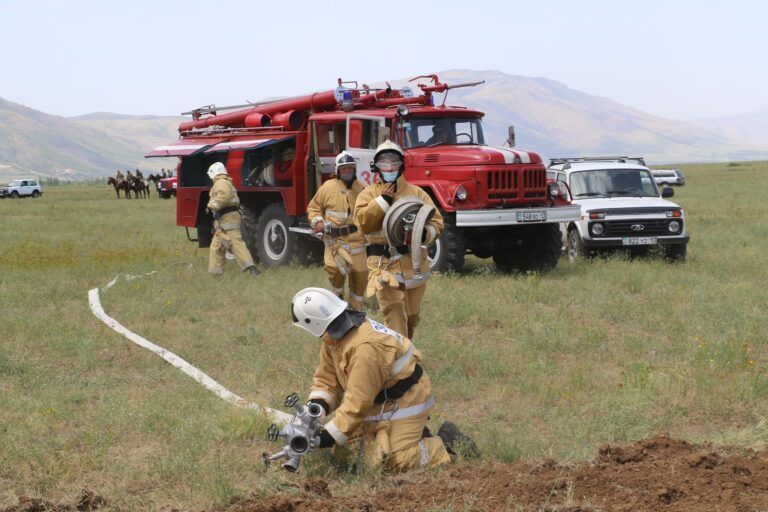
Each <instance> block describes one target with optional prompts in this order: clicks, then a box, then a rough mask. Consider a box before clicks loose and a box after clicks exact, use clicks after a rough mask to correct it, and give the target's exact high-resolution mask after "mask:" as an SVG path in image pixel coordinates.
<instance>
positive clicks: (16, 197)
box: [11, 190, 19, 199]
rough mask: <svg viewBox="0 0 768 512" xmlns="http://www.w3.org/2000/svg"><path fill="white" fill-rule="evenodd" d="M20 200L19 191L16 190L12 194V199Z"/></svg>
mask: <svg viewBox="0 0 768 512" xmlns="http://www.w3.org/2000/svg"><path fill="white" fill-rule="evenodd" d="M18 198H19V192H18V191H17V190H14V191H13V192H11V199H18Z"/></svg>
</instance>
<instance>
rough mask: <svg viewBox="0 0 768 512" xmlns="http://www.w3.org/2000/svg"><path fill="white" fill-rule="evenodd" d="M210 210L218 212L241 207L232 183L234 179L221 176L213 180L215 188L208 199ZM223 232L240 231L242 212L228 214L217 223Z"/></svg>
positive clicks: (224, 175) (212, 188) (213, 187)
mask: <svg viewBox="0 0 768 512" xmlns="http://www.w3.org/2000/svg"><path fill="white" fill-rule="evenodd" d="M207 206H208V209H209V210H211V211H213V212H217V211H219V210H221V209H222V208H226V207H227V206H240V198H239V197H238V196H237V190H235V185H234V184H233V183H232V178H230V177H229V176H228V175H226V174H219V175H217V176H214V178H213V186H212V187H211V191H210V194H209V199H208V205H207ZM216 222H217V223H218V227H219V228H220V229H223V230H225V231H226V230H229V229H240V212H228V213H225V214H224V215H222V216H221V217H219V219H218V220H217V221H216Z"/></svg>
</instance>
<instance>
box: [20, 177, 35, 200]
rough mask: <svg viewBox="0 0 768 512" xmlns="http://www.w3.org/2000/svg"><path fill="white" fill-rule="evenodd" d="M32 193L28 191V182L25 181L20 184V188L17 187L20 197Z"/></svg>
mask: <svg viewBox="0 0 768 512" xmlns="http://www.w3.org/2000/svg"><path fill="white" fill-rule="evenodd" d="M31 193H32V192H31V191H30V187H29V182H28V181H27V180H24V181H22V182H21V186H20V187H19V195H20V196H28V195H29V194H31Z"/></svg>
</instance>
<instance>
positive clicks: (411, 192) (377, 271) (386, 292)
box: [355, 141, 443, 338]
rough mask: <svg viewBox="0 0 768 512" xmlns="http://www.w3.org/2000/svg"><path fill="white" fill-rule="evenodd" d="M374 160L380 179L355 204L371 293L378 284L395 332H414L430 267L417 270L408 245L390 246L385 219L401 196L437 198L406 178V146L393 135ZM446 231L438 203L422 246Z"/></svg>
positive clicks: (382, 305)
mask: <svg viewBox="0 0 768 512" xmlns="http://www.w3.org/2000/svg"><path fill="white" fill-rule="evenodd" d="M372 165H373V169H374V171H375V172H378V173H379V176H380V179H379V180H378V181H377V182H376V183H374V184H373V185H370V186H369V187H367V188H366V189H365V190H363V191H362V192H361V193H360V195H359V196H357V203H356V204H355V223H356V224H357V226H358V227H359V228H360V230H361V231H362V232H363V234H364V235H365V241H366V253H367V255H368V276H369V277H368V279H369V293H371V292H372V291H373V290H375V293H376V299H377V300H378V302H379V308H380V309H381V312H382V314H383V315H384V322H385V323H386V324H387V326H388V327H390V328H391V329H393V330H395V331H397V332H403V333H408V337H409V338H412V337H413V334H414V330H415V329H416V326H417V325H418V323H419V314H420V312H421V301H422V299H423V298H424V292H425V291H426V289H427V285H426V280H427V278H428V277H429V272H426V273H425V274H423V275H420V276H415V275H414V269H413V262H412V260H411V257H410V255H409V251H410V249H409V246H408V245H405V246H401V247H390V246H388V245H387V240H386V238H385V237H384V232H383V230H382V222H383V221H384V216H385V214H386V213H387V211H388V210H389V208H390V206H392V203H394V202H395V201H396V200H398V199H400V198H402V197H406V196H415V197H417V198H418V199H420V200H422V201H423V202H424V203H425V204H428V205H432V206H434V203H433V202H432V198H430V197H429V195H428V194H427V193H426V192H424V190H422V189H421V188H420V187H417V186H416V185H411V184H410V183H408V182H407V181H405V177H403V171H404V163H403V150H402V148H400V146H399V145H397V144H395V143H394V142H391V141H386V142H384V143H382V144H381V145H379V147H378V148H376V153H375V155H374V157H373V164H372ZM442 231H443V217H442V216H441V215H440V212H439V211H438V210H437V209H435V214H434V215H433V217H432V218H431V219H430V221H429V223H428V224H427V226H426V229H425V230H424V238H423V239H422V240H421V243H422V244H423V245H424V246H428V245H430V244H431V243H433V242H434V241H435V240H437V239H438V237H440V234H441V233H442ZM393 252H394V253H395V256H394V257H393V256H392V253H393ZM422 255H423V256H422V264H421V267H422V268H426V269H428V268H429V257H428V254H427V251H426V250H424V251H422ZM395 280H396V283H395ZM382 283H384V284H382ZM387 283H389V284H387ZM395 284H396V286H395Z"/></svg>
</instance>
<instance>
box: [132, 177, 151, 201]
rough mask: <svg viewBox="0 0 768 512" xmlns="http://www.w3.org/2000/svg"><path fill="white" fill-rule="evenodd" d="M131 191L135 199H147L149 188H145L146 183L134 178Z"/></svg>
mask: <svg viewBox="0 0 768 512" xmlns="http://www.w3.org/2000/svg"><path fill="white" fill-rule="evenodd" d="M131 189H132V190H133V193H134V195H135V196H136V199H138V198H139V197H146V198H147V199H149V187H148V186H147V182H146V181H144V180H140V179H138V178H134V179H133V183H132V187H131Z"/></svg>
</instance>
